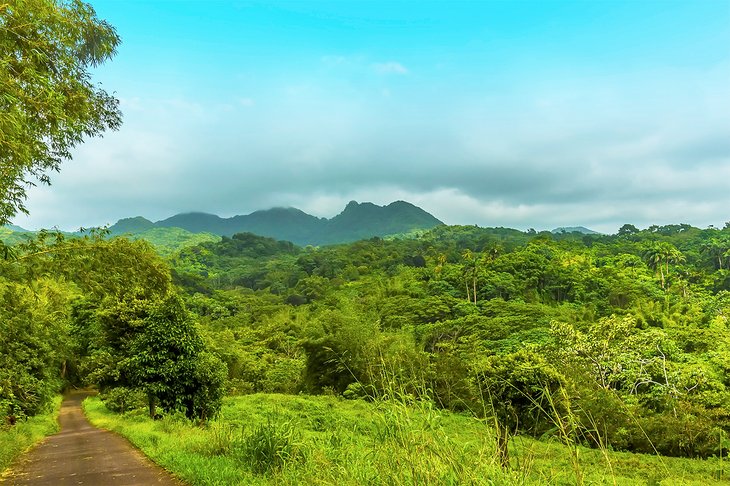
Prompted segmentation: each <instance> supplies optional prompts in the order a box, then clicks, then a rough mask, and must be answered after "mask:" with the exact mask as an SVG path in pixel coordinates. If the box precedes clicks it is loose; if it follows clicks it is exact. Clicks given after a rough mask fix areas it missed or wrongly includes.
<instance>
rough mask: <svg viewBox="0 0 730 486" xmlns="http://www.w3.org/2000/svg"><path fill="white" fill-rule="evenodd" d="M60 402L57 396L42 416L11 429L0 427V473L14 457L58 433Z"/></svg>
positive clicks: (22, 422)
mask: <svg viewBox="0 0 730 486" xmlns="http://www.w3.org/2000/svg"><path fill="white" fill-rule="evenodd" d="M61 400H62V397H61V396H60V395H59V396H57V397H56V398H55V399H54V400H53V403H52V404H51V406H50V407H49V409H48V411H47V412H45V413H43V414H40V415H36V416H35V417H31V418H29V419H28V420H24V421H20V422H18V423H17V424H15V425H14V426H12V427H0V471H5V470H6V469H7V467H8V466H10V464H11V463H12V462H13V461H14V460H15V458H16V457H18V456H19V455H20V454H22V453H23V452H25V451H27V450H28V449H30V448H31V447H33V446H34V445H35V444H37V443H38V442H40V441H41V440H43V439H44V438H45V437H47V436H49V435H51V434H54V433H56V432H58V412H59V410H60V408H61ZM1 477H2V476H0V478H1Z"/></svg>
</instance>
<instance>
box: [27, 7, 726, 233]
mask: <svg viewBox="0 0 730 486" xmlns="http://www.w3.org/2000/svg"><path fill="white" fill-rule="evenodd" d="M90 3H91V5H92V6H93V7H94V8H95V9H96V11H97V14H98V16H99V17H100V18H102V19H105V20H107V21H108V22H109V23H110V24H112V25H113V26H114V27H115V28H116V29H117V32H118V33H119V35H120V36H121V38H122V44H121V45H120V48H119V52H118V54H117V55H116V57H115V58H114V59H113V60H112V61H110V62H108V63H106V64H104V65H103V66H101V67H99V68H97V69H95V70H94V72H93V78H94V79H95V80H96V81H97V82H98V83H101V84H102V86H103V87H104V89H106V90H107V91H110V92H113V93H114V94H115V96H116V97H117V98H118V99H119V100H120V102H121V109H122V112H123V116H124V124H123V126H122V128H121V129H120V130H119V131H117V132H112V133H107V134H106V135H105V136H104V137H103V138H97V139H92V140H89V141H87V142H85V143H84V144H83V145H80V146H78V147H77V149H75V151H74V158H73V160H71V161H67V162H65V163H64V164H63V165H62V169H61V171H60V173H58V174H53V175H52V185H51V186H50V187H49V186H39V187H36V188H33V189H31V190H30V191H29V199H28V202H27V206H28V208H29V210H30V216H28V217H25V216H23V217H17V218H15V220H14V223H15V224H18V225H20V226H23V227H25V228H27V229H37V228H40V227H53V226H55V227H58V228H59V229H63V230H72V229H78V228H79V227H81V226H84V227H88V226H98V225H104V224H113V223H114V222H116V221H117V220H118V219H120V218H123V217H131V216H138V215H139V216H144V217H146V218H148V219H150V220H152V221H156V220H160V219H164V218H167V217H169V216H172V215H174V214H177V213H181V212H190V211H202V212H208V213H214V214H217V215H219V216H223V217H230V216H234V215H237V214H248V213H251V212H253V211H255V210H259V209H267V208H271V207H290V206H291V207H297V208H299V209H302V210H304V211H306V212H309V213H310V214H314V215H316V216H321V217H333V216H335V215H336V214H337V213H339V212H340V211H342V209H343V208H344V206H345V204H346V203H347V202H348V201H350V200H356V201H359V202H364V201H369V202H373V203H376V204H381V205H382V204H388V203H390V202H392V201H396V200H406V201H409V202H411V203H413V204H416V205H418V206H420V207H422V208H423V209H425V210H427V211H429V212H430V213H432V214H433V215H434V216H436V217H437V218H439V219H441V220H442V221H444V222H445V223H447V224H476V225H479V226H506V227H512V228H518V229H528V228H535V229H537V230H543V229H552V228H555V227H558V226H575V225H583V226H587V227H589V228H591V229H594V230H597V231H602V232H606V233H615V232H616V231H617V229H618V228H619V227H620V226H621V225H622V224H624V223H631V224H634V225H636V226H638V227H640V228H643V227H647V226H649V225H652V224H659V225H662V224H674V223H689V224H692V225H695V226H699V227H708V226H709V225H714V226H719V227H722V226H723V225H724V223H725V222H726V221H729V220H730V190H728V187H729V186H730V0H687V1H670V0H645V1H605V0H604V1H600V0H596V1H589V0H581V1H546V0H541V1H536V2H528V1H476V0H475V1H429V0H419V1H405V0H391V1H375V0H373V1H358V0H350V1H336V2H335V1H331V2H326V1H306V0H298V1H289V2H277V1H267V2H255V1H205V2H201V1H197V0H196V1H185V0H179V1H171V0H169V1H141V0H91V1H90Z"/></svg>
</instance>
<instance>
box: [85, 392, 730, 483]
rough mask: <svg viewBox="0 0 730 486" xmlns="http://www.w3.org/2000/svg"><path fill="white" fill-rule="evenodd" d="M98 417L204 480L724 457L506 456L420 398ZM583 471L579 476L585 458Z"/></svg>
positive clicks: (644, 468)
mask: <svg viewBox="0 0 730 486" xmlns="http://www.w3.org/2000/svg"><path fill="white" fill-rule="evenodd" d="M84 409H85V411H86V413H87V416H88V417H89V418H90V419H91V421H92V423H94V424H95V425H97V426H100V427H103V428H106V429H111V430H115V431H117V432H119V433H121V434H122V435H124V436H126V437H128V438H129V439H130V440H131V441H132V442H133V443H134V444H136V445H137V446H138V447H140V448H141V449H142V450H143V451H144V452H145V453H146V454H147V455H149V456H150V457H151V458H153V459H154V460H155V461H156V462H158V463H159V464H161V465H162V466H164V467H166V468H167V469H169V470H170V471H172V472H174V473H175V474H176V475H178V476H179V477H181V478H182V479H184V480H185V481H187V482H189V483H190V484H193V485H230V484H262V485H279V484H284V485H286V484H292V485H293V484H315V485H316V484H319V485H330V484H337V485H363V484H370V485H381V484H382V485H538V484H539V485H546V484H548V485H549V484H554V485H562V484H576V480H577V477H578V478H580V479H578V481H579V482H583V483H584V484H609V485H614V484H615V485H636V484H642V485H646V484H654V485H670V484H671V485H712V484H726V483H725V482H724V481H723V479H724V480H726V479H727V477H726V476H723V477H721V476H720V474H721V473H720V467H721V465H722V464H721V462H720V461H719V460H718V459H708V460H692V459H681V458H666V457H664V458H659V457H656V456H649V455H641V454H630V453H619V452H612V451H610V450H605V449H604V450H595V449H588V448H584V447H582V446H577V445H575V444H571V445H570V447H568V446H566V445H564V444H563V443H561V442H559V441H557V440H547V441H537V440H534V439H530V438H525V437H516V438H514V439H513V440H512V443H511V444H510V448H511V450H512V454H511V461H512V468H511V470H510V471H504V470H503V469H502V468H501V467H500V465H499V459H498V457H497V454H496V451H495V446H494V443H495V440H494V435H493V432H492V428H491V427H490V426H489V425H488V422H486V421H483V420H478V419H475V418H473V417H469V416H465V415H458V414H453V413H449V412H445V411H442V410H438V409H436V408H434V407H433V406H432V405H431V404H430V403H429V402H425V401H424V402H421V401H418V400H411V401H408V402H407V401H403V400H376V401H375V402H372V403H369V402H365V401H362V400H343V399H340V398H336V397H329V396H292V395H265V394H257V395H248V396H241V397H232V398H228V399H226V401H225V403H224V407H223V410H222V413H221V416H220V417H219V418H218V419H217V420H215V421H212V422H209V423H208V424H206V425H204V426H199V425H196V424H193V423H191V422H189V421H187V420H186V419H185V418H184V417H181V416H177V415H171V416H167V417H164V418H163V419H162V420H157V421H153V420H150V419H149V418H148V417H147V416H146V414H145V411H143V410H140V411H133V412H128V413H126V414H124V415H118V414H115V413H112V412H110V411H109V410H107V409H106V407H105V406H104V405H103V403H102V402H101V401H100V400H99V399H98V398H90V399H87V400H86V401H85V402H84ZM578 463H579V467H580V475H579V476H576V467H578Z"/></svg>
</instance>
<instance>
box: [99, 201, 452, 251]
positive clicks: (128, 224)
mask: <svg viewBox="0 0 730 486" xmlns="http://www.w3.org/2000/svg"><path fill="white" fill-rule="evenodd" d="M442 224H443V223H442V222H441V221H439V220H438V219H437V218H435V217H434V216H432V215H431V214H429V213H427V212H426V211H424V210H423V209H421V208H419V207H417V206H414V205H413V204H410V203H407V202H405V201H396V202H393V203H391V204H389V205H387V206H378V205H375V204H373V203H368V202H366V203H357V202H355V201H351V202H350V203H349V204H348V205H347V206H346V207H345V209H344V210H343V211H342V212H341V213H340V214H338V215H337V216H335V217H334V218H332V219H327V218H317V217H315V216H312V215H310V214H307V213H305V212H304V211H301V210H299V209H296V208H272V209H267V210H262V211H255V212H253V213H251V214H247V215H239V216H233V217H231V218H221V217H219V216H216V215H214V214H207V213H199V212H193V213H184V214H176V215H175V216H172V217H170V218H167V219H163V220H161V221H157V222H156V223H152V222H150V221H149V220H147V219H145V218H141V217H137V218H126V219H122V220H119V221H118V222H117V223H116V224H115V225H113V226H112V227H111V228H110V230H111V231H112V233H113V234H121V233H138V232H141V231H145V230H148V229H150V228H153V227H156V228H162V227H164V228H168V227H175V228H182V229H185V230H187V231H190V232H192V233H212V234H216V235H221V236H233V235H234V234H237V233H254V234H257V235H260V236H267V237H271V238H276V239H278V240H286V241H291V242H293V243H295V244H297V245H302V246H306V245H328V244H334V243H347V242H351V241H357V240H361V239H367V238H372V237H374V236H379V237H382V236H387V235H392V234H401V233H409V232H411V231H414V230H428V229H431V228H434V227H436V226H439V225H442Z"/></svg>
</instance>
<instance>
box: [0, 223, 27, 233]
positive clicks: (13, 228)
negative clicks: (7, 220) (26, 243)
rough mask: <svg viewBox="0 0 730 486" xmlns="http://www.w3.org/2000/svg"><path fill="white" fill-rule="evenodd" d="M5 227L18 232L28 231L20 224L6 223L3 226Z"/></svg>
mask: <svg viewBox="0 0 730 486" xmlns="http://www.w3.org/2000/svg"><path fill="white" fill-rule="evenodd" d="M3 228H5V229H9V230H10V231H15V232H19V233H29V231H28V230H27V229H25V228H21V227H20V226H15V225H14V224H6V225H5V226H3Z"/></svg>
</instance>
